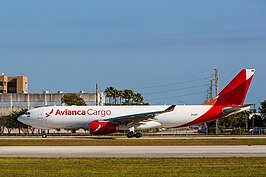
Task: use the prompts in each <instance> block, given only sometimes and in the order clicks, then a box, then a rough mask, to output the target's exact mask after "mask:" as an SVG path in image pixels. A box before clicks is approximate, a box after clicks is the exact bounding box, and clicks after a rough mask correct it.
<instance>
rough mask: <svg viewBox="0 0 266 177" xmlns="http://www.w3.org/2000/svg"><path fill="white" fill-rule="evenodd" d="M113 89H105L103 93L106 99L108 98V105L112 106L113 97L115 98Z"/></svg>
mask: <svg viewBox="0 0 266 177" xmlns="http://www.w3.org/2000/svg"><path fill="white" fill-rule="evenodd" d="M115 90H116V89H115V88H114V87H107V88H106V89H105V91H104V93H105V95H106V97H107V98H109V104H112V102H113V101H114V96H115V94H116V93H115Z"/></svg>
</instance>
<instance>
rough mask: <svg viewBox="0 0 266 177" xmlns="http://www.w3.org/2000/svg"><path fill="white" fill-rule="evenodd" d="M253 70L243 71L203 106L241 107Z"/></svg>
mask: <svg viewBox="0 0 266 177" xmlns="http://www.w3.org/2000/svg"><path fill="white" fill-rule="evenodd" d="M254 72H255V69H243V70H242V71H241V72H240V73H239V74H238V75H237V76H236V77H235V78H234V79H233V80H232V81H231V82H230V83H229V84H228V85H227V86H226V87H225V88H224V89H223V91H221V92H220V94H219V95H218V96H217V97H216V98H215V99H213V100H211V101H210V102H208V103H205V105H223V106H239V105H243V103H244V101H245V98H246V95H247V92H248V89H249V86H250V83H251V80H252V78H253V75H254Z"/></svg>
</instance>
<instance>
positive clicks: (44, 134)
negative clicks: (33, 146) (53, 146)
mask: <svg viewBox="0 0 266 177" xmlns="http://www.w3.org/2000/svg"><path fill="white" fill-rule="evenodd" d="M42 137H43V138H46V137H47V134H46V132H45V130H42Z"/></svg>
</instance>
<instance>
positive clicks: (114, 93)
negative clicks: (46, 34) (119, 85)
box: [113, 89, 119, 105]
mask: <svg viewBox="0 0 266 177" xmlns="http://www.w3.org/2000/svg"><path fill="white" fill-rule="evenodd" d="M118 96H119V91H118V90H117V89H114V90H113V98H114V104H115V105H116V104H117V98H118Z"/></svg>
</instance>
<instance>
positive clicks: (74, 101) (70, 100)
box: [61, 94, 87, 106]
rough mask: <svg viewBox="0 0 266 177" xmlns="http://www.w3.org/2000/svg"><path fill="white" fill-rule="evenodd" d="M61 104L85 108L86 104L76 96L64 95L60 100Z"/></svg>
mask: <svg viewBox="0 0 266 177" xmlns="http://www.w3.org/2000/svg"><path fill="white" fill-rule="evenodd" d="M61 102H62V103H66V104H67V105H68V106H71V105H77V106H86V105H87V104H86V102H85V101H84V99H83V98H80V97H78V96H77V95H76V94H66V95H64V96H63V97H62V98H61Z"/></svg>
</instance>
